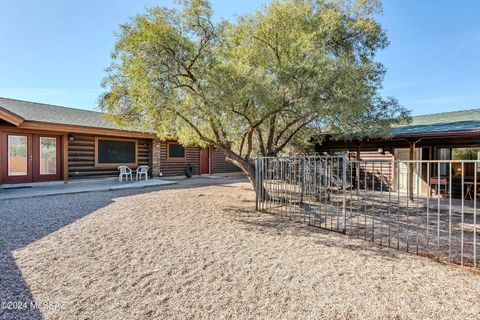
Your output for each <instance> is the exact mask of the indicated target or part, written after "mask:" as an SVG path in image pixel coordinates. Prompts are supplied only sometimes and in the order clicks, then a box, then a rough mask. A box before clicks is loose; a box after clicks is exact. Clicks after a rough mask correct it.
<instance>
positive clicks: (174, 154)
mask: <svg viewBox="0 0 480 320" xmlns="http://www.w3.org/2000/svg"><path fill="white" fill-rule="evenodd" d="M168 158H185V148H184V147H183V146H182V145H181V144H178V143H169V144H168Z"/></svg>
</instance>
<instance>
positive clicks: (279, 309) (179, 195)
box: [0, 178, 480, 319]
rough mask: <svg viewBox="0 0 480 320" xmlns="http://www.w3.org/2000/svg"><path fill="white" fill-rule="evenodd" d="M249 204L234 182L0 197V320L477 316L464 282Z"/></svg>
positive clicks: (469, 280)
mask: <svg viewBox="0 0 480 320" xmlns="http://www.w3.org/2000/svg"><path fill="white" fill-rule="evenodd" d="M253 207H254V194H253V192H252V190H251V187H250V185H249V184H248V183H247V182H245V181H244V180H238V179H234V178H229V179H221V180H211V179H194V180H190V181H181V182H180V183H179V184H178V185H176V186H171V187H167V188H156V189H155V188H151V189H144V190H141V191H139V190H136V191H132V190H131V191H125V190H124V191H117V192H98V193H83V194H75V195H64V196H50V197H42V198H27V199H17V200H4V201H0V221H1V224H0V226H1V227H0V249H1V252H0V263H1V264H0V302H2V308H1V309H0V319H2V318H4V319H42V318H44V319H165V318H173V319H190V318H191V319H193V318H200V319H203V318H211V319H222V318H223V319H225V318H229V319H230V318H237V319H239V318H242V319H243V318H245V319H248V318H275V319H301V318H303V319H480V276H479V275H477V274H475V273H473V272H469V271H468V270H465V269H462V268H461V267H456V266H448V265H442V264H439V263H436V262H434V261H431V260H429V259H427V258H422V257H418V256H414V255H410V254H406V253H402V252H398V251H395V250H392V249H387V248H380V247H378V246H375V245H371V244H369V243H366V242H363V241H361V240H356V239H352V238H348V237H345V236H343V235H340V234H336V233H333V232H327V231H322V230H320V229H316V228H311V227H307V226H305V225H303V224H300V223H294V222H288V221H285V220H280V219H279V218H278V217H276V216H272V215H267V214H260V213H256V212H254V211H253ZM12 302H22V303H30V302H32V303H36V305H35V304H34V305H33V306H32V305H30V306H28V307H25V309H24V310H18V308H17V309H16V310H13V309H12ZM8 303H10V305H8ZM23 306H24V305H23ZM35 306H36V307H37V308H35Z"/></svg>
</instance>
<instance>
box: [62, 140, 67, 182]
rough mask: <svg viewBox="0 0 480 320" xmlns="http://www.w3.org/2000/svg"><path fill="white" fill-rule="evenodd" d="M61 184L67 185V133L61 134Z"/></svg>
mask: <svg viewBox="0 0 480 320" xmlns="http://www.w3.org/2000/svg"><path fill="white" fill-rule="evenodd" d="M62 146H63V152H62V157H63V167H62V168H63V182H64V183H65V184H67V183H68V133H64V134H63V143H62Z"/></svg>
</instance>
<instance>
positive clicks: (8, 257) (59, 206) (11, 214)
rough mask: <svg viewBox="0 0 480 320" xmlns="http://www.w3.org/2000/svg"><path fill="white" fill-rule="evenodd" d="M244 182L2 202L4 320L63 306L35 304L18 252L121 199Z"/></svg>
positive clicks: (0, 313)
mask: <svg viewBox="0 0 480 320" xmlns="http://www.w3.org/2000/svg"><path fill="white" fill-rule="evenodd" d="M242 181H243V179H242V178H236V177H235V178H225V179H218V180H217V179H215V180H214V179H208V178H203V179H198V178H197V179H191V180H181V181H179V183H178V184H176V185H169V186H163V187H149V188H144V189H131V190H119V191H103V192H86V193H77V194H68V195H53V196H42V197H31V198H22V199H11V200H0V221H1V223H0V304H1V305H0V319H2V320H4V319H9V320H10V319H12V320H13V319H15V320H17V319H28V320H38V319H43V318H44V317H43V314H42V312H41V309H39V308H37V307H36V306H39V305H40V304H42V303H48V302H50V303H52V302H53V303H61V301H36V300H35V298H34V297H33V294H32V292H31V291H30V288H29V286H28V283H26V281H25V279H24V277H23V275H22V272H21V270H20V269H19V268H18V266H17V264H16V262H15V257H14V251H15V250H19V249H22V248H24V247H26V246H28V245H29V244H31V243H33V242H35V241H37V240H39V239H41V238H43V237H45V236H47V235H48V234H50V233H52V232H55V231H57V230H59V229H60V228H63V227H65V226H67V225H69V224H71V223H73V222H75V221H76V220H78V219H81V218H83V217H85V216H88V215H89V214H91V213H93V212H95V211H97V210H99V209H101V208H104V207H106V206H108V205H109V204H111V203H112V202H114V201H115V199H118V198H121V197H128V196H134V195H138V194H146V193H152V192H158V191H161V190H167V189H190V188H201V187H208V186H213V185H223V184H230V183H237V182H242ZM85 199H88V201H85ZM38 272H41V270H38Z"/></svg>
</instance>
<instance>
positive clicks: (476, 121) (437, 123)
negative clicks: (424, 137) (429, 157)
mask: <svg viewBox="0 0 480 320" xmlns="http://www.w3.org/2000/svg"><path fill="white" fill-rule="evenodd" d="M468 131H480V109H470V110H462V111H452V112H442V113H435V114H427V115H421V116H415V117H413V121H412V123H411V124H409V125H406V126H401V127H397V128H394V130H393V135H394V136H402V135H419V134H434V133H442V132H468Z"/></svg>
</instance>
